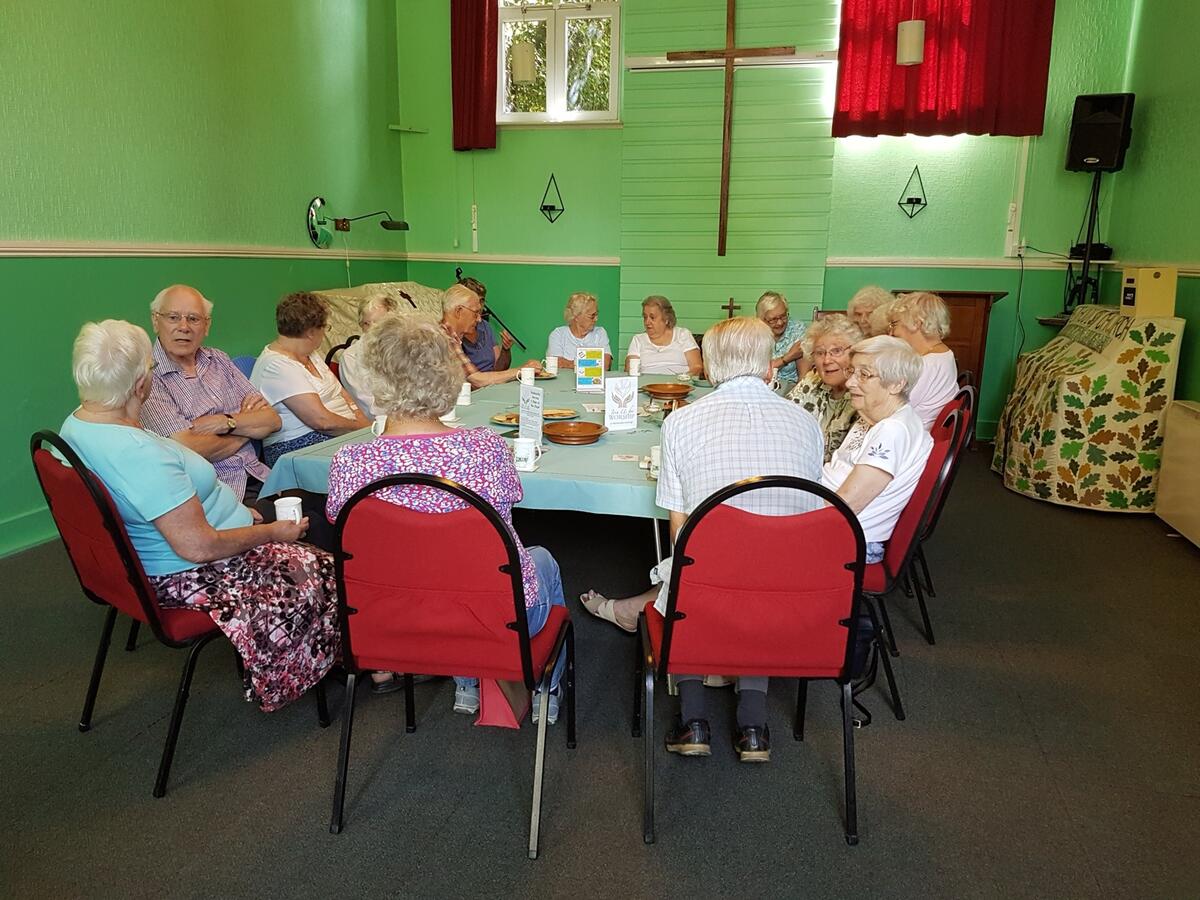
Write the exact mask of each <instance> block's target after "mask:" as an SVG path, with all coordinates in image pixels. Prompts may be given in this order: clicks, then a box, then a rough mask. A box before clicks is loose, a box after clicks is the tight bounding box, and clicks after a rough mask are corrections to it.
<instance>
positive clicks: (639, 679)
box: [629, 641, 646, 738]
mask: <svg viewBox="0 0 1200 900" xmlns="http://www.w3.org/2000/svg"><path fill="white" fill-rule="evenodd" d="M643 654H644V650H643V649H642V642H641V641H634V643H633V720H632V722H631V724H630V726H629V733H630V735H631V736H632V737H635V738H636V737H641V736H642V692H643V690H644V689H645V685H644V683H643V675H644V674H645V671H644V670H645V665H646V664H645V656H644V655H643Z"/></svg>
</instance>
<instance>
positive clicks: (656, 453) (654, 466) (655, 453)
mask: <svg viewBox="0 0 1200 900" xmlns="http://www.w3.org/2000/svg"><path fill="white" fill-rule="evenodd" d="M661 468H662V445H660V444H655V445H654V446H653V447H651V448H650V475H651V477H652V478H657V477H658V472H659V469H661Z"/></svg>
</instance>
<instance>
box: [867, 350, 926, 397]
mask: <svg viewBox="0 0 1200 900" xmlns="http://www.w3.org/2000/svg"><path fill="white" fill-rule="evenodd" d="M850 354H851V361H853V358H854V357H855V356H860V355H861V356H869V357H871V364H872V365H873V366H874V368H875V374H876V375H878V376H879V383H880V384H882V385H883V386H884V387H885V388H894V387H898V388H900V396H901V397H903V398H904V399H905V400H907V399H908V394H909V391H911V390H912V389H913V387H914V386H915V385H916V383H917V379H919V378H920V377H921V357H920V356H918V355H917V351H916V350H914V349H913V348H912V347H910V346H909V345H908V343H907V342H906V341H902V340H900V338H897V337H892V336H891V335H887V334H877V335H876V336H875V337H869V338H867V339H866V340H865V341H859V342H858V343H857V344H855V345H854V346H853V347H851V348H850ZM854 364H855V365H858V364H857V363H854Z"/></svg>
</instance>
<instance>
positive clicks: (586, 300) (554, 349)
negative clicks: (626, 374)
mask: <svg viewBox="0 0 1200 900" xmlns="http://www.w3.org/2000/svg"><path fill="white" fill-rule="evenodd" d="M599 318H600V305H599V301H598V300H596V295H595V294H589V293H587V292H586V291H577V292H576V293H574V294H572V295H571V297H570V299H568V300H567V308H566V309H565V310H563V320H564V321H565V322H566V323H567V324H566V325H559V326H558V327H557V328H555V329H554V330H553V331H551V332H550V340H549V342H548V343H547V346H546V359H550V358H552V357H555V356H557V357H558V365H559V367H560V368H564V369H573V368H575V352H576V351H577V350H580V349H581V348H584V347H588V348H595V347H600V348H603V350H604V369H605V371H607V370H608V368H609V367H610V366H611V365H612V344H610V343H609V340H608V332H607V331H605V330H604V326H603V325H597V324H596V321H597V320H598V319H599Z"/></svg>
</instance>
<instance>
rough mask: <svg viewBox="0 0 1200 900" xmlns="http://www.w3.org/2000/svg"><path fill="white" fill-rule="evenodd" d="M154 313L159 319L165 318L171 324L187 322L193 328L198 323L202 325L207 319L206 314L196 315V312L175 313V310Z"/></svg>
mask: <svg viewBox="0 0 1200 900" xmlns="http://www.w3.org/2000/svg"><path fill="white" fill-rule="evenodd" d="M155 315H156V316H158V317H159V318H160V319H166V320H167V321H168V322H170V323H171V324H172V325H178V324H179V323H180V322H187V323H188V324H189V325H191V326H192V327H193V328H195V327H197V326H199V325H203V324H204V323H205V322H207V321H208V316H198V315H196V313H187V314H184V313H177V312H169V313H160V312H156V313H155Z"/></svg>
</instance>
